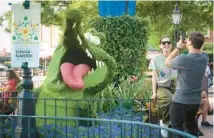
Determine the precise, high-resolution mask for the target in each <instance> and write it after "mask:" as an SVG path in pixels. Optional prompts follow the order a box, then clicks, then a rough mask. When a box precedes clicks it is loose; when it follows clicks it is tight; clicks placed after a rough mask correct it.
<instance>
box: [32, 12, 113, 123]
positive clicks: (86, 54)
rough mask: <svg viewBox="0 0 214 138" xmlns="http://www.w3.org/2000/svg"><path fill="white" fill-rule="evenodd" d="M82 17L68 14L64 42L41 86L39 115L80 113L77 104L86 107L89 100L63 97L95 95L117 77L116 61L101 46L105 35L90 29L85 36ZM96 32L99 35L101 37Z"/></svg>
mask: <svg viewBox="0 0 214 138" xmlns="http://www.w3.org/2000/svg"><path fill="white" fill-rule="evenodd" d="M82 18H83V16H82V14H81V13H80V12H79V11H77V10H72V11H70V12H69V13H68V14H67V19H66V29H65V32H64V36H63V42H62V44H61V45H59V46H58V47H57V49H56V50H55V52H54V55H53V57H52V60H51V62H50V64H49V67H48V73H47V77H46V79H45V81H44V83H43V85H42V86H41V88H40V93H39V96H38V98H39V99H38V100H37V103H36V115H37V116H58V117H59V116H60V117H66V116H68V117H73V116H78V113H79V111H78V110H77V107H83V108H84V105H85V104H86V103H85V102H75V101H74V100H72V101H71V100H69V101H66V100H63V99H65V98H66V99H67V98H72V99H85V98H87V97H93V96H94V95H95V94H96V93H98V92H99V91H101V90H102V89H103V88H105V87H106V86H107V84H108V83H110V82H111V81H112V78H113V77H114V74H115V71H116V63H115V60H114V58H112V57H111V56H110V55H109V54H107V53H106V52H105V51H104V50H103V49H102V47H103V45H104V44H105V37H104V35H103V34H102V33H98V32H96V30H94V29H90V30H89V32H90V33H86V34H85V36H84V35H83V34H82V32H81V31H82V28H81V21H82ZM94 35H98V36H99V37H100V39H99V37H97V36H94ZM41 98H52V99H61V100H41ZM50 122H51V121H46V123H50ZM43 123H44V120H39V119H38V120H37V125H42V124H43Z"/></svg>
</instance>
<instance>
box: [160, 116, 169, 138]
mask: <svg viewBox="0 0 214 138" xmlns="http://www.w3.org/2000/svg"><path fill="white" fill-rule="evenodd" d="M160 126H161V127H166V128H168V125H167V124H164V123H163V121H162V120H160ZM161 135H162V137H164V138H167V137H168V131H167V130H164V129H161Z"/></svg>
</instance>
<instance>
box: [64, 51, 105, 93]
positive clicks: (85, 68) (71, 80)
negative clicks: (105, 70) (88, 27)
mask: <svg viewBox="0 0 214 138" xmlns="http://www.w3.org/2000/svg"><path fill="white" fill-rule="evenodd" d="M103 66H104V62H102V61H98V60H95V59H94V58H93V55H92V54H91V53H90V52H89V50H88V49H86V51H85V52H83V50H81V49H79V48H72V49H68V50H67V51H66V53H65V55H64V56H63V57H62V60H61V65H60V73H61V77H62V80H61V81H63V82H64V83H65V84H66V85H67V86H68V87H70V88H71V89H74V90H78V89H83V88H84V81H83V78H84V76H86V75H88V74H91V73H93V72H94V71H95V69H96V68H98V67H103Z"/></svg>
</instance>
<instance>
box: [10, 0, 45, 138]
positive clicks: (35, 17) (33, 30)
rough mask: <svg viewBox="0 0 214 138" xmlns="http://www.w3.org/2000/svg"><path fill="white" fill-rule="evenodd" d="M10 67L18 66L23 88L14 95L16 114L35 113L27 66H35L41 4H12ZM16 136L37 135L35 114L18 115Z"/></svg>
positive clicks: (24, 137)
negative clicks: (16, 100) (16, 106)
mask: <svg viewBox="0 0 214 138" xmlns="http://www.w3.org/2000/svg"><path fill="white" fill-rule="evenodd" d="M12 12H13V18H12V29H11V30H12V50H11V67H19V68H20V67H22V69H23V75H22V77H23V79H22V84H21V85H22V86H23V90H22V91H21V92H20V93H19V95H18V115H21V116H35V106H36V102H35V96H34V94H33V93H32V89H33V82H32V78H31V71H30V68H38V67H39V48H40V47H39V45H40V22H41V4H39V3H37V4H31V3H30V1H29V0H25V2H24V3H23V4H12ZM15 135H16V137H17V138H37V137H39V134H38V131H37V129H36V121H35V118H18V120H17V126H16V130H15Z"/></svg>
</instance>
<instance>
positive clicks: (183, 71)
mask: <svg viewBox="0 0 214 138" xmlns="http://www.w3.org/2000/svg"><path fill="white" fill-rule="evenodd" d="M203 43H204V36H203V35H202V34H201V33H200V32H192V33H191V34H190V36H189V38H188V39H186V40H182V39H180V41H179V42H178V43H177V46H176V49H175V50H174V51H173V52H172V53H171V54H170V55H169V56H168V57H167V59H166V61H165V64H166V66H168V67H170V68H173V69H175V70H177V73H178V74H177V83H176V92H175V94H174V95H173V98H172V103H171V105H170V110H169V115H170V120H171V127H172V128H173V129H177V130H181V131H184V128H183V123H184V125H185V128H186V131H187V132H188V133H190V134H192V135H195V136H198V131H197V122H196V120H195V116H196V113H197V111H198V109H199V106H200V103H201V92H202V80H203V77H204V74H205V71H206V66H207V63H208V59H207V56H206V55H205V53H203V52H201V50H200V49H201V47H202V45H203ZM184 48H187V50H188V51H189V53H188V54H187V55H184V54H181V55H179V56H177V55H178V53H179V52H180V51H181V50H182V49H184Z"/></svg>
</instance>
